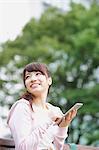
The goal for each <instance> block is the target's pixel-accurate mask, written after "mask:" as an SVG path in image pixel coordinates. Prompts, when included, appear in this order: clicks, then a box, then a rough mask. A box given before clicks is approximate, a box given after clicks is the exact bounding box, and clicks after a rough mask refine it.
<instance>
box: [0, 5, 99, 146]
mask: <svg viewBox="0 0 99 150" xmlns="http://www.w3.org/2000/svg"><path fill="white" fill-rule="evenodd" d="M98 16H99V5H98V4H97V3H92V4H91V5H90V7H89V8H88V9H87V8H85V7H84V6H83V5H81V4H75V3H71V9H70V10H69V11H68V12H62V11H60V10H58V9H56V8H49V9H47V10H46V11H45V12H44V13H43V14H42V16H41V18H40V19H39V20H36V19H34V18H33V19H31V20H30V22H29V23H28V24H26V26H25V27H24V28H23V30H22V33H21V34H20V36H18V37H17V38H16V39H15V40H14V41H7V42H6V43H4V44H3V45H2V49H3V50H2V51H1V52H0V65H1V78H0V88H1V92H0V94H1V98H0V104H1V105H5V104H7V105H9V107H10V106H11V104H12V103H13V102H14V101H15V100H17V98H18V97H19V95H20V94H21V93H22V92H23V90H24V88H23V86H21V85H22V80H21V76H20V75H21V74H22V69H23V67H24V65H26V64H27V63H30V62H32V61H40V62H44V63H46V64H48V66H49V69H50V70H51V72H52V77H53V87H52V88H51V91H50V95H49V99H48V100H49V101H50V102H51V103H53V104H55V105H57V106H60V107H61V109H62V110H63V112H65V111H66V110H67V108H69V107H70V106H71V105H73V104H74V103H75V102H78V101H80V102H83V103H84V106H83V108H82V109H80V110H79V113H78V115H77V117H76V119H75V120H74V121H73V122H72V124H71V127H70V137H69V142H76V143H84V142H83V139H84V141H85V144H91V145H92V144H93V145H99V136H98V135H99V133H98V125H99V121H98V119H99V112H98V111H99V102H98V100H99V94H98V91H99V75H97V74H98V73H99V71H98V69H99V19H98ZM4 68H5V69H4ZM97 72H98V73H97ZM9 96H12V101H10V100H8V98H9ZM3 99H5V100H6V101H3ZM86 118H87V119H86ZM75 134H76V137H75ZM91 135H93V137H92V136H91Z"/></svg>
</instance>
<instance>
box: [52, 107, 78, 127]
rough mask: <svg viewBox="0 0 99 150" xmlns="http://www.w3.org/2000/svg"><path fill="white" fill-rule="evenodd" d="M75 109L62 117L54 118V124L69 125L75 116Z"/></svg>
mask: <svg viewBox="0 0 99 150" xmlns="http://www.w3.org/2000/svg"><path fill="white" fill-rule="evenodd" d="M76 114H77V110H76V109H73V110H72V111H71V112H69V113H68V114H67V115H66V116H64V117H62V118H57V119H56V120H55V122H56V124H58V125H59V127H66V126H69V125H70V123H71V121H72V120H73V118H74V117H75V116H76Z"/></svg>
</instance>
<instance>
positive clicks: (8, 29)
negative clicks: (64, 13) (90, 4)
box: [0, 0, 82, 43]
mask: <svg viewBox="0 0 99 150" xmlns="http://www.w3.org/2000/svg"><path fill="white" fill-rule="evenodd" d="M73 1H76V2H81V1H82V0H73ZM42 2H46V3H48V4H51V5H53V6H57V7H59V8H62V9H65V10H66V9H68V7H69V6H68V4H69V2H70V0H0V43H3V42H6V41H7V40H14V39H15V38H16V37H17V36H18V35H19V34H20V33H21V31H22V28H23V27H24V26H25V25H26V23H27V22H29V20H30V19H31V18H32V17H35V18H38V17H40V14H41V13H42V12H43V6H42V5H41V3H42Z"/></svg>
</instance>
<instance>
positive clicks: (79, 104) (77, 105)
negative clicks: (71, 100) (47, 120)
mask: <svg viewBox="0 0 99 150" xmlns="http://www.w3.org/2000/svg"><path fill="white" fill-rule="evenodd" d="M82 106H83V103H76V104H75V105H74V106H72V107H71V108H70V109H69V110H68V111H67V112H66V113H65V114H64V116H66V115H67V114H68V113H69V112H71V111H72V110H73V109H76V110H78V109H79V108H80V107H82Z"/></svg>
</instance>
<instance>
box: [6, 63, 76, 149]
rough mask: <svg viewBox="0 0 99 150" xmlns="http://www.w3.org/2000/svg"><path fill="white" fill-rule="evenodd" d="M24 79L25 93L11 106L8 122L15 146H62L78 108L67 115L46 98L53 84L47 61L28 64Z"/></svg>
mask: <svg viewBox="0 0 99 150" xmlns="http://www.w3.org/2000/svg"><path fill="white" fill-rule="evenodd" d="M23 81H24V85H25V88H26V93H25V94H24V95H22V97H21V98H20V100H18V101H17V102H15V103H14V104H13V106H12V107H11V109H10V112H9V116H8V125H9V127H10V129H11V132H12V136H13V138H14V142H15V149H16V150H63V146H64V141H65V139H66V138H67V136H68V135H67V130H68V126H69V124H70V122H71V121H72V119H73V118H74V117H75V115H76V113H77V110H73V111H72V112H70V113H69V114H68V115H67V116H66V117H63V113H62V111H61V110H60V108H58V107H56V106H53V105H51V104H50V103H48V102H47V96H48V92H49V88H50V86H51V84H52V78H51V74H50V72H49V70H48V68H47V66H46V65H45V64H42V63H31V64H28V65H26V66H25V68H24V71H23Z"/></svg>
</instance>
